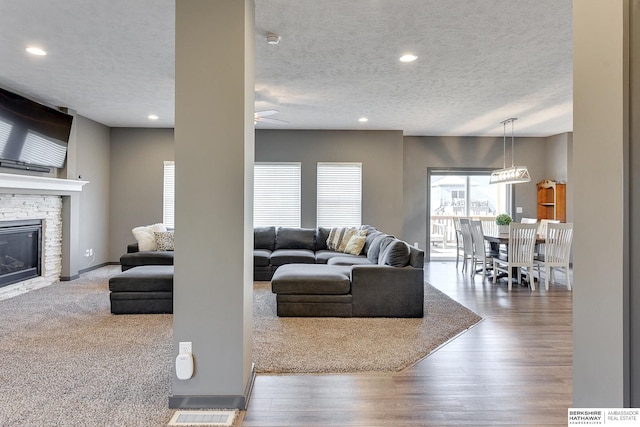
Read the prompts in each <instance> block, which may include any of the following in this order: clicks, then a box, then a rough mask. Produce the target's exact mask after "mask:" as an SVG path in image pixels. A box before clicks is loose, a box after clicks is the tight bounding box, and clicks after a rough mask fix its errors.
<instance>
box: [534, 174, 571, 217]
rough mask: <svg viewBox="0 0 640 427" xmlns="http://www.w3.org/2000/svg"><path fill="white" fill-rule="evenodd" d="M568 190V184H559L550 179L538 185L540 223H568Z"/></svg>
mask: <svg viewBox="0 0 640 427" xmlns="http://www.w3.org/2000/svg"><path fill="white" fill-rule="evenodd" d="M566 188H567V185H566V184H558V183H556V182H555V181H550V180H548V179H545V180H543V181H540V182H539V183H538V221H540V220H541V219H557V220H559V221H560V222H566V221H567V205H566Z"/></svg>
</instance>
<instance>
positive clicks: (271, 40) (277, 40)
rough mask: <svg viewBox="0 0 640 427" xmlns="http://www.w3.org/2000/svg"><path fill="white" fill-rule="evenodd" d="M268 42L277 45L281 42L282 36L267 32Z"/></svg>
mask: <svg viewBox="0 0 640 427" xmlns="http://www.w3.org/2000/svg"><path fill="white" fill-rule="evenodd" d="M267 43H268V44H273V45H276V44H278V43H280V36H279V35H277V34H274V33H268V34H267Z"/></svg>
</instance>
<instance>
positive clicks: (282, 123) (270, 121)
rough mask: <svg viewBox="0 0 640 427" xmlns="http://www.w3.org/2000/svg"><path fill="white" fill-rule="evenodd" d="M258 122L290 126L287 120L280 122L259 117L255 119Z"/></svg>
mask: <svg viewBox="0 0 640 427" xmlns="http://www.w3.org/2000/svg"><path fill="white" fill-rule="evenodd" d="M255 121H256V122H260V123H274V124H280V125H288V124H289V122H287V121H286V120H278V119H265V118H262V117H258V118H256V119H255Z"/></svg>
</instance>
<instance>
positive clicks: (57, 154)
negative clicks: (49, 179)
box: [0, 88, 73, 172]
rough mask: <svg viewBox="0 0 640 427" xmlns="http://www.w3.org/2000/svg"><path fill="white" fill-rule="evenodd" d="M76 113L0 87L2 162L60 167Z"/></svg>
mask: <svg viewBox="0 0 640 427" xmlns="http://www.w3.org/2000/svg"><path fill="white" fill-rule="evenodd" d="M72 122H73V116H71V115H69V114H66V113H64V112H62V111H59V110H56V109H55V108H51V107H48V106H46V105H43V104H39V103H37V102H34V101H31V100H30V99H27V98H25V97H23V96H20V95H17V94H15V93H12V92H9V91H7V90H4V89H2V88H0V166H4V167H12V168H19V169H32V170H36V171H42V172H48V171H49V170H50V169H49V168H52V167H53V168H61V167H63V166H64V162H65V160H66V157H67V144H68V143H69V134H70V132H71V124H72Z"/></svg>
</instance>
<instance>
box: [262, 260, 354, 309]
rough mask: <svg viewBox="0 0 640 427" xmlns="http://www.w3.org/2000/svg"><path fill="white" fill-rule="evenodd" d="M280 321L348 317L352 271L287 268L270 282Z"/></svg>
mask: <svg viewBox="0 0 640 427" xmlns="http://www.w3.org/2000/svg"><path fill="white" fill-rule="evenodd" d="M271 290H272V292H273V293H275V294H276V305H277V314H278V316H281V317H351V312H352V310H351V305H352V299H353V298H352V296H351V268H350V267H346V266H333V265H325V264H286V265H283V266H280V267H278V269H277V270H276V272H275V273H274V274H273V278H272V279H271Z"/></svg>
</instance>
